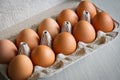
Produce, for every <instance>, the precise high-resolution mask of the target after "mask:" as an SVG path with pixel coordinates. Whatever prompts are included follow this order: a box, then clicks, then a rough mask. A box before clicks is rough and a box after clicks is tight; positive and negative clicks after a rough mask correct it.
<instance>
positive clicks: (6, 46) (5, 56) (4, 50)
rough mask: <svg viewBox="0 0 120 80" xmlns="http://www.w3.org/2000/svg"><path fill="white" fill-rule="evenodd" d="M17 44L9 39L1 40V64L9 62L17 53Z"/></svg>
mask: <svg viewBox="0 0 120 80" xmlns="http://www.w3.org/2000/svg"><path fill="white" fill-rule="evenodd" d="M17 51H18V50H17V47H16V46H15V44H14V43H13V42H12V41H10V40H7V39H3V40H0V64H7V63H9V62H10V61H11V60H12V58H13V57H15V56H16V54H17Z"/></svg>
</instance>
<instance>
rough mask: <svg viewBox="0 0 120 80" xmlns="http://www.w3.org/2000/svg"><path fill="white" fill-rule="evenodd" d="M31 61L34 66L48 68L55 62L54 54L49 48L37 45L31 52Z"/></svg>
mask: <svg viewBox="0 0 120 80" xmlns="http://www.w3.org/2000/svg"><path fill="white" fill-rule="evenodd" d="M31 60H32V62H33V64H34V65H39V66H42V67H49V66H51V65H52V64H53V63H54V61H55V54H54V52H53V50H52V49H51V48H50V47H48V46H45V45H39V46H38V47H36V48H35V49H34V50H33V51H32V53H31Z"/></svg>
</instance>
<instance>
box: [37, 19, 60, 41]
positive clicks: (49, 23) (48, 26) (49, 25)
mask: <svg viewBox="0 0 120 80" xmlns="http://www.w3.org/2000/svg"><path fill="white" fill-rule="evenodd" d="M44 30H47V31H48V32H49V33H50V35H51V37H52V39H54V38H55V36H56V35H57V34H58V33H59V32H60V27H59V25H58V24H57V22H56V21H55V20H54V19H52V18H46V19H44V20H43V21H42V22H41V23H40V25H39V27H38V35H39V36H40V37H41V36H42V33H43V31H44Z"/></svg>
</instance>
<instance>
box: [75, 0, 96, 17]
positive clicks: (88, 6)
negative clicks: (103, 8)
mask: <svg viewBox="0 0 120 80" xmlns="http://www.w3.org/2000/svg"><path fill="white" fill-rule="evenodd" d="M84 10H85V11H88V12H89V13H90V16H91V18H93V17H94V16H95V15H96V14H97V11H96V8H95V6H94V5H93V4H92V3H91V2H90V1H89V0H85V1H81V2H80V4H79V5H78V7H77V10H76V12H77V14H78V16H79V18H80V19H81V18H82V14H83V11H84Z"/></svg>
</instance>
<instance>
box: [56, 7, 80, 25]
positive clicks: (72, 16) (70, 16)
mask: <svg viewBox="0 0 120 80" xmlns="http://www.w3.org/2000/svg"><path fill="white" fill-rule="evenodd" d="M64 21H69V22H70V23H71V25H72V26H74V25H75V24H76V23H77V22H78V16H77V14H76V13H75V12H74V11H73V10H71V9H64V10H63V11H62V12H61V13H60V14H59V15H58V17H57V22H58V24H59V25H60V26H61V27H62V24H63V23H64Z"/></svg>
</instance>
